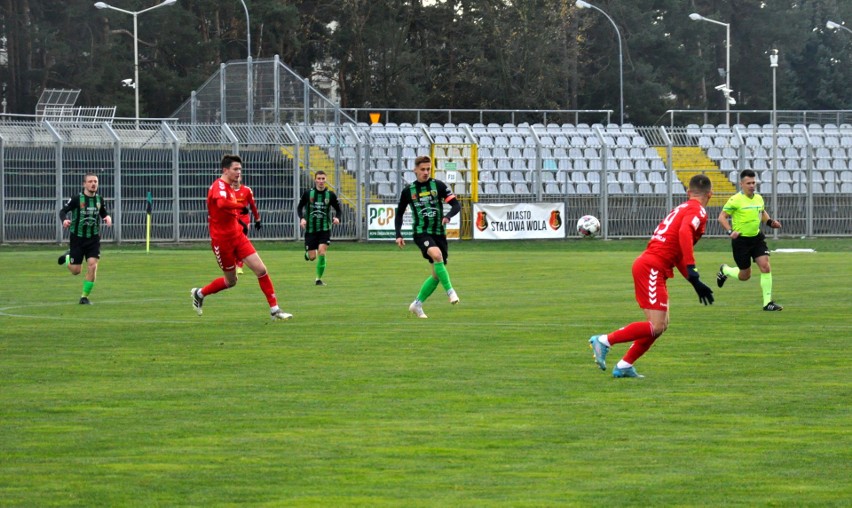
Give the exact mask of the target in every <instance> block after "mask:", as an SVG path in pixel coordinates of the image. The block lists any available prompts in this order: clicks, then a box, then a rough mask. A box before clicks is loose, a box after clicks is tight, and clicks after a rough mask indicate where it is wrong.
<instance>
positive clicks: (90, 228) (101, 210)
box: [59, 192, 109, 238]
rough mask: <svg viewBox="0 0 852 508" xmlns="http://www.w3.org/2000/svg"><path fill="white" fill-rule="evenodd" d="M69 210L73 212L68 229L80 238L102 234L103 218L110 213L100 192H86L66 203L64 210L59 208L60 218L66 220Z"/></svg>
mask: <svg viewBox="0 0 852 508" xmlns="http://www.w3.org/2000/svg"><path fill="white" fill-rule="evenodd" d="M68 212H71V226H69V227H68V230H69V231H70V232H71V234H72V235H74V236H77V237H80V238H93V237H96V236H98V235H100V233H101V219H102V218H104V217H106V216H107V215H109V213H107V209H106V204H105V203H104V198H102V197H101V195H100V194H95V195H94V196H87V195H86V193H84V192H81V193H80V194H79V195H78V196H77V197H74V198H71V199H69V200H68V202H67V203H65V206H63V207H62V210H59V220H65V219H66V216H67V215H68Z"/></svg>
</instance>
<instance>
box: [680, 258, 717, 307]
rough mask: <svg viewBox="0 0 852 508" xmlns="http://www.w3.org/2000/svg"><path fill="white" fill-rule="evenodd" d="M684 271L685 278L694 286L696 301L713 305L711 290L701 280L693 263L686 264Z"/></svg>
mask: <svg viewBox="0 0 852 508" xmlns="http://www.w3.org/2000/svg"><path fill="white" fill-rule="evenodd" d="M686 273H687V280H688V281H689V283H690V284H692V287H693V288H695V292H696V293H697V294H698V301H699V302H701V303H703V304H704V305H713V290H712V289H710V288H709V287H707V284H704V283H703V282H701V279H699V276H698V270H696V269H695V265H687V267H686Z"/></svg>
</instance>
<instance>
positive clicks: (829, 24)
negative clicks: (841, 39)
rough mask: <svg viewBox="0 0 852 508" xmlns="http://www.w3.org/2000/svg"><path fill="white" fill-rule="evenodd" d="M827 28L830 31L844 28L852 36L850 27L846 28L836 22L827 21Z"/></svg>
mask: <svg viewBox="0 0 852 508" xmlns="http://www.w3.org/2000/svg"><path fill="white" fill-rule="evenodd" d="M825 27H826V28H828V29H829V30H837V29H838V28H842V29H844V30H846V31H847V32H849V33H851V34H852V30H850V29H849V27H847V26H844V25H842V24H840V23H835V22H834V21H826V22H825Z"/></svg>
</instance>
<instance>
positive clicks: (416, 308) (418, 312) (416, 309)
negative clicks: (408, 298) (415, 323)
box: [408, 301, 429, 319]
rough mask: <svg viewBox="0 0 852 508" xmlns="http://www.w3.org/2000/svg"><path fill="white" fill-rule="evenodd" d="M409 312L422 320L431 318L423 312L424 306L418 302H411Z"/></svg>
mask: <svg viewBox="0 0 852 508" xmlns="http://www.w3.org/2000/svg"><path fill="white" fill-rule="evenodd" d="M408 312H410V313H412V314H414V315H415V316H417V317H419V318H420V319H426V318H428V317H429V316H427V315H426V313H425V312H423V304H422V303H420V302H418V301H414V302H411V305H409V306H408Z"/></svg>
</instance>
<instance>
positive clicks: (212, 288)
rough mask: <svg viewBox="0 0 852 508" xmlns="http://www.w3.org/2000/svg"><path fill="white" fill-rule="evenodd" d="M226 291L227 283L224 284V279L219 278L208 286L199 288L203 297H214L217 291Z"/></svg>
mask: <svg viewBox="0 0 852 508" xmlns="http://www.w3.org/2000/svg"><path fill="white" fill-rule="evenodd" d="M226 289H228V283H227V282H225V277H219V278H218V279H215V280H214V281H213V282H211V283H210V284H207V285H206V286H204V287H203V288H201V294H202V295H204V296H209V295H215V294H216V293H218V292H219V291H224V290H226Z"/></svg>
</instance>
